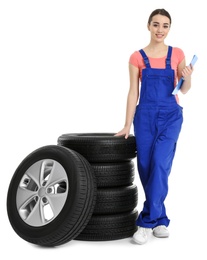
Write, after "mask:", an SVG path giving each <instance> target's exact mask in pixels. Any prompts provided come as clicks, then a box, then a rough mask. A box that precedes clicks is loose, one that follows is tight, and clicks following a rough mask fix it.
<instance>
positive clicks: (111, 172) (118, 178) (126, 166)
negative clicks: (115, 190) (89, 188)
mask: <svg viewBox="0 0 207 260" xmlns="http://www.w3.org/2000/svg"><path fill="white" fill-rule="evenodd" d="M91 166H92V168H93V171H94V174H95V176H96V181H97V187H98V188H104V187H117V186H127V185H130V184H132V183H133V182H134V178H135V167H134V162H133V161H129V162H120V163H91Z"/></svg>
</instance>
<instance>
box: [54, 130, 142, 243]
mask: <svg viewBox="0 0 207 260" xmlns="http://www.w3.org/2000/svg"><path fill="white" fill-rule="evenodd" d="M58 145H60V146H64V147H67V148H69V149H72V150H74V151H76V152H78V153H80V154H81V155H82V156H84V158H86V159H87V161H88V162H89V163H90V165H91V166H92V169H93V173H94V176H95V179H96V183H97V196H96V204H95V207H94V210H93V214H92V217H91V219H90V221H89V223H88V224H87V225H86V227H85V228H84V230H83V231H82V232H81V233H80V234H79V235H78V236H77V237H76V238H75V239H76V240H87V241H107V240H116V239H123V238H127V237H131V236H132V235H133V234H134V232H136V230H137V227H136V225H135V221H136V219H137V215H138V212H137V210H136V206H137V203H138V190H137V186H136V185H135V184H134V174H135V172H134V171H135V168H134V162H133V159H134V158H135V157H136V145H135V138H134V136H133V135H130V136H129V137H128V139H125V138H124V137H123V136H119V137H118V136H114V133H85V134H84V133H83V134H80V133H79V134H63V135H61V136H60V137H59V138H58Z"/></svg>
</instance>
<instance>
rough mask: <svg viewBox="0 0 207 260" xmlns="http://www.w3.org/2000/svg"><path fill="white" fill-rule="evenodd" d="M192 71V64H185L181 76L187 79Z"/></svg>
mask: <svg viewBox="0 0 207 260" xmlns="http://www.w3.org/2000/svg"><path fill="white" fill-rule="evenodd" d="M192 73H193V66H192V65H189V66H186V67H185V68H184V69H183V70H182V77H183V78H184V80H187V79H188V78H189V77H191V74H192Z"/></svg>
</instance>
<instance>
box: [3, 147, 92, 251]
mask: <svg viewBox="0 0 207 260" xmlns="http://www.w3.org/2000/svg"><path fill="white" fill-rule="evenodd" d="M96 193H97V188H96V180H95V177H94V173H93V169H92V167H91V165H90V164H89V162H88V161H87V160H86V159H85V158H84V157H83V156H82V155H81V154H79V153H78V152H75V151H73V150H70V149H68V148H66V147H62V146H57V145H49V146H44V147H41V148H39V149H37V150H35V151H33V152H32V153H31V154H29V155H28V156H27V157H26V158H25V159H24V160H23V161H22V162H21V163H20V165H19V166H18V168H17V169H16V171H15V173H14V175H13V177H12V179H11V182H10V185H9V189H8V194H7V213H8V218H9V221H10V223H11V225H12V227H13V229H14V231H15V232H16V233H17V234H18V235H19V236H20V237H21V238H22V239H24V240H26V241H28V242H30V243H33V244H37V245H41V246H48V247H52V246H59V245H61V244H64V243H66V242H68V241H70V240H72V239H75V238H76V237H77V236H78V235H79V234H80V233H81V232H82V230H83V229H84V228H85V227H86V225H87V223H88V222H89V221H90V218H91V216H92V214H93V210H94V207H95V204H96Z"/></svg>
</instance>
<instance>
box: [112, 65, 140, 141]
mask: <svg viewBox="0 0 207 260" xmlns="http://www.w3.org/2000/svg"><path fill="white" fill-rule="evenodd" d="M129 77H130V88H129V92H128V96H127V106H126V118H125V124H124V128H123V129H122V130H121V131H119V132H118V133H117V134H116V136H119V135H124V136H125V138H126V139H127V138H128V136H129V133H130V128H131V125H132V122H133V118H134V113H135V109H136V105H137V101H138V97H139V69H138V68H137V67H135V66H133V65H131V64H129Z"/></svg>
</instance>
